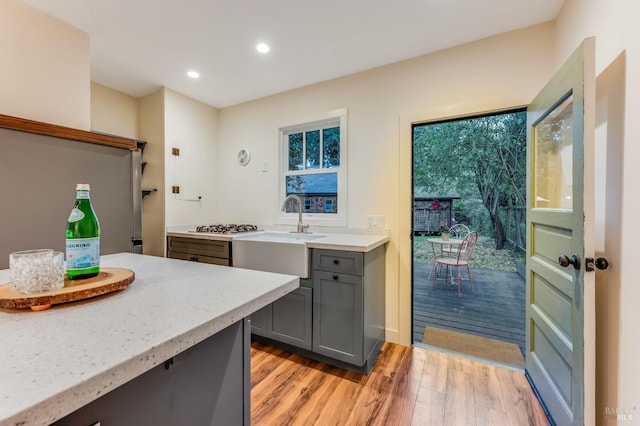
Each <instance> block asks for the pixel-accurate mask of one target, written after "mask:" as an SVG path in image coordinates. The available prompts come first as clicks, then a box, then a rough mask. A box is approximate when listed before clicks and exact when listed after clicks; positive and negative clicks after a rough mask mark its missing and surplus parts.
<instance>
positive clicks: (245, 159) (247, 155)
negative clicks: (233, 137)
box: [238, 149, 251, 166]
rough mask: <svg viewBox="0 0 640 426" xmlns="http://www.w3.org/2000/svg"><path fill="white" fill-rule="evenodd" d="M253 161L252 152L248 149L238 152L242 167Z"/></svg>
mask: <svg viewBox="0 0 640 426" xmlns="http://www.w3.org/2000/svg"><path fill="white" fill-rule="evenodd" d="M249 161H251V152H249V150H248V149H241V150H240V151H238V163H240V165H241V166H246V165H247V164H249Z"/></svg>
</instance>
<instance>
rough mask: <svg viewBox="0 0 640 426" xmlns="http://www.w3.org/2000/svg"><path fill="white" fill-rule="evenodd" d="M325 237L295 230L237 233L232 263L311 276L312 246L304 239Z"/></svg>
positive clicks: (257, 268) (304, 276) (233, 246)
mask: <svg viewBox="0 0 640 426" xmlns="http://www.w3.org/2000/svg"><path fill="white" fill-rule="evenodd" d="M324 237H325V236H324V235H319V234H301V233H293V232H263V233H259V234H252V235H247V236H241V237H235V238H234V239H233V242H232V244H231V248H232V253H233V266H234V267H237V268H246V269H255V270H258V271H266V272H277V273H280V274H289V275H296V276H298V277H300V278H308V277H309V249H308V248H307V246H306V244H305V241H311V240H317V239H320V238H324Z"/></svg>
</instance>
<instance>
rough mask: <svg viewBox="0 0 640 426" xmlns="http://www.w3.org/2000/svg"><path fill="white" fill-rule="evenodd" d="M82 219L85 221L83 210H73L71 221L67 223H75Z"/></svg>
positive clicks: (68, 220) (70, 216)
mask: <svg viewBox="0 0 640 426" xmlns="http://www.w3.org/2000/svg"><path fill="white" fill-rule="evenodd" d="M82 219H84V213H83V212H82V210H80V209H71V213H70V214H69V219H67V222H69V223H73V222H77V221H79V220H82Z"/></svg>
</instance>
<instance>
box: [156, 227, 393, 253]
mask: <svg viewBox="0 0 640 426" xmlns="http://www.w3.org/2000/svg"><path fill="white" fill-rule="evenodd" d="M193 229H195V226H190V227H176V228H173V229H171V228H170V229H168V231H167V235H168V236H175V237H187V238H197V239H206V240H217V241H233V240H234V238H242V237H249V236H252V235H257V234H260V233H264V232H269V233H272V232H282V233H288V231H279V230H271V229H266V230H264V231H257V232H242V233H238V234H216V233H208V232H191V231H192V230H193ZM312 235H322V238H318V239H315V240H311V241H305V242H304V244H306V246H307V247H308V248H318V249H327V250H344V251H356V252H364V253H366V252H369V251H371V250H373V249H375V248H377V247H380V246H381V245H384V244H386V243H387V242H389V236H388V235H387V234H386V233H377V234H376V233H365V232H358V233H356V232H355V231H352V232H349V230H346V231H344V232H340V233H337V232H335V233H334V232H322V231H318V232H316V231H313V232H312Z"/></svg>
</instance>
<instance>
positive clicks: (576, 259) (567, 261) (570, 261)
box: [558, 253, 580, 269]
mask: <svg viewBox="0 0 640 426" xmlns="http://www.w3.org/2000/svg"><path fill="white" fill-rule="evenodd" d="M558 263H559V264H560V266H564V267H565V268H566V267H567V266H569V265H573V267H574V269H580V256H578V255H577V254H575V253H574V254H572V255H571V257H568V256H567V255H566V254H563V255H560V257H558Z"/></svg>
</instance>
